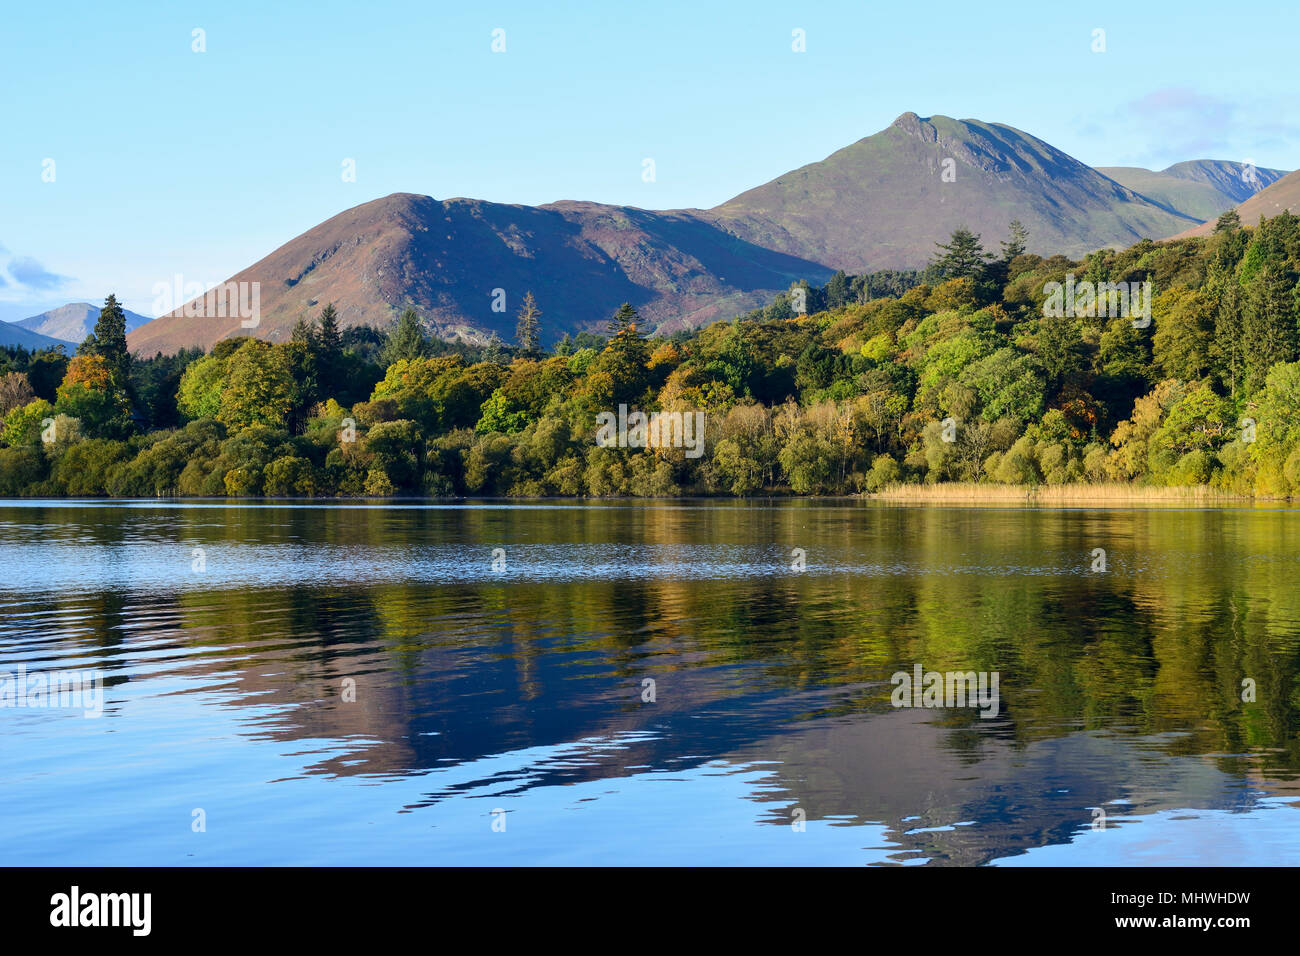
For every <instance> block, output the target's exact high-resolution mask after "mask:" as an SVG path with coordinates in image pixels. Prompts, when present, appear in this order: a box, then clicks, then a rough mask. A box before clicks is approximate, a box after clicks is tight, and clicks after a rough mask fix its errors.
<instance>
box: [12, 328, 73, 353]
mask: <svg viewBox="0 0 1300 956" xmlns="http://www.w3.org/2000/svg"><path fill="white" fill-rule="evenodd" d="M0 346H8V347H14V346H16V347H18V348H24V349H26V350H27V351H29V352H36V351H39V350H40V349H49V348H54V347H56V346H62V347H63V350H64V351H65V352H69V353H70V352H72V348H71V347H69V345H68V343H67V342H65V341H63V340H62V339H56V338H52V337H50V336H48V335H41V334H40V333H39V332H33V331H31V330H30V329H24V328H22V327H21V326H19V325H18V324H17V323H15V322H0Z"/></svg>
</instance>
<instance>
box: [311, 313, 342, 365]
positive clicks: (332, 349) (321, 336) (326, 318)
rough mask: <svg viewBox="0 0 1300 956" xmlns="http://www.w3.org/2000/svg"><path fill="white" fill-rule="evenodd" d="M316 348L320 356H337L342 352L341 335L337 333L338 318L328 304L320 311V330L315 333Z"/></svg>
mask: <svg viewBox="0 0 1300 956" xmlns="http://www.w3.org/2000/svg"><path fill="white" fill-rule="evenodd" d="M316 347H317V348H318V349H319V350H320V353H321V354H322V355H327V356H337V355H339V354H340V353H342V351H343V333H342V332H340V331H339V316H338V312H337V311H335V309H334V303H333V302H330V303H329V304H328V305H326V306H325V308H323V309H321V311H320V329H319V330H318V331H317V333H316Z"/></svg>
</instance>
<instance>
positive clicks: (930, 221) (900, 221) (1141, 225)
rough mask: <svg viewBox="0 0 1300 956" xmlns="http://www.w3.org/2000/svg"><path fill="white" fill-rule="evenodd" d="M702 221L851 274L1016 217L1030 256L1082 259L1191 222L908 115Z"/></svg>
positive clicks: (1007, 134) (1059, 155) (982, 129)
mask: <svg viewBox="0 0 1300 956" xmlns="http://www.w3.org/2000/svg"><path fill="white" fill-rule="evenodd" d="M706 215H708V216H709V217H710V218H711V219H712V220H713V221H715V222H717V223H719V225H722V226H723V227H724V228H728V229H729V230H731V231H734V232H735V233H736V234H737V235H739V236H741V237H743V238H746V239H748V240H749V241H751V242H754V243H756V244H758V245H763V246H767V247H769V248H773V249H779V250H781V251H782V252H787V253H790V254H791V255H798V256H801V257H804V258H808V259H813V260H815V261H818V262H824V263H825V264H826V265H829V266H832V267H834V268H837V269H843V270H845V271H846V272H851V273H853V272H865V271H869V270H876V269H903V268H912V267H917V266H919V265H924V263H925V262H926V261H927V260H928V258H929V257H930V256H931V255H932V254H933V252H934V243H935V241H936V240H942V239H946V238H947V237H948V235H949V234H950V233H951V232H952V230H953V229H955V228H957V227H958V226H963V225H964V226H967V227H969V228H970V229H972V230H974V231H975V232H977V233H980V234H982V235H983V237H984V239H985V242H986V243H989V244H992V245H994V246H996V243H997V242H998V240H1000V239H1001V238H1003V237H1004V236H1005V234H1006V229H1007V224H1008V222H1010V220H1012V219H1019V220H1020V221H1021V222H1022V223H1024V225H1025V226H1026V227H1027V228H1028V230H1029V237H1030V239H1029V249H1030V251H1031V252H1038V253H1043V254H1050V253H1056V252H1060V253H1064V254H1066V255H1082V254H1084V253H1086V252H1091V251H1092V250H1094V249H1097V248H1101V247H1102V246H1106V245H1110V244H1119V245H1130V244H1131V243H1133V242H1136V241H1137V240H1139V239H1142V238H1144V237H1148V236H1149V237H1153V238H1155V237H1161V236H1167V235H1172V234H1173V233H1175V232H1179V231H1181V230H1183V229H1186V228H1187V227H1188V226H1190V225H1194V224H1195V223H1196V221H1197V220H1196V219H1194V218H1193V217H1191V216H1187V215H1184V214H1181V213H1177V212H1173V211H1170V210H1168V209H1165V208H1164V207H1162V206H1160V205H1158V204H1156V203H1154V202H1152V201H1151V200H1149V199H1147V198H1146V197H1144V196H1141V195H1139V194H1137V193H1135V192H1133V191H1132V190H1131V189H1127V188H1125V187H1124V186H1122V185H1120V184H1119V183H1116V182H1114V181H1113V180H1111V179H1109V178H1107V177H1106V176H1103V175H1102V174H1100V173H1098V172H1097V171H1096V170H1095V169H1092V168H1091V167H1089V166H1085V165H1084V164H1083V163H1081V162H1079V161H1078V160H1076V159H1074V158H1073V157H1071V156H1068V155H1066V154H1065V153H1063V152H1061V151H1060V150H1058V149H1056V148H1055V147H1053V146H1050V145H1049V144H1047V143H1045V142H1043V141H1042V140H1040V139H1038V138H1036V137H1034V136H1030V135H1029V134H1028V133H1024V132H1021V131H1020V130H1017V129H1014V128H1013V127H1010V126H1004V125H1001V124H996V123H984V122H980V121H978V120H955V119H952V118H950V117H947V116H933V117H928V118H922V117H919V116H917V115H916V114H915V113H904V114H903V115H902V116H900V117H898V119H896V120H895V121H894V123H893V124H892V125H891V126H890V127H889V128H888V129H885V130H883V131H882V132H879V133H876V134H875V135H874V136H868V137H866V138H865V139H861V140H859V141H858V142H856V143H854V144H853V145H851V146H847V147H845V148H844V149H841V150H839V151H838V152H836V153H833V154H831V155H830V156H829V157H827V158H826V159H824V160H822V161H821V162H817V163H812V164H810V165H808V166H804V167H802V168H800V169H796V170H793V171H791V172H789V173H786V174H785V175H783V176H778V177H777V178H776V179H774V180H772V181H771V182H769V183H766V184H764V185H762V186H759V187H757V188H755V189H751V190H749V191H748V192H744V193H741V194H740V195H739V196H736V197H735V198H734V199H731V200H728V201H727V202H725V203H723V204H722V205H720V206H716V207H714V208H713V209H711V210H709V211H708V213H707V214H706Z"/></svg>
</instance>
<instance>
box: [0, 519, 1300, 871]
mask: <svg viewBox="0 0 1300 956" xmlns="http://www.w3.org/2000/svg"><path fill="white" fill-rule="evenodd" d="M1298 584H1300V511H1296V510H1292V509H1290V508H1287V507H1285V506H1263V505H1255V506H1251V505H1245V506H1241V507H1226V508H1184V507H1143V508H1122V507H1109V508H1104V509H1094V510H1086V509H1068V508H1063V509H1039V508H1030V507H1011V508H1006V507H960V508H957V507H934V506H929V507H925V506H922V507H910V506H900V505H894V504H888V503H881V502H872V501H857V500H772V501H768V500H761V501H700V500H686V501H672V500H670V501H646V502H545V501H544V502H531V503H520V502H499V501H488V502H467V503H448V504H437V503H434V504H425V503H411V502H392V503H376V502H354V503H337V502H311V501H295V502H285V501H251V502H225V501H193V502H157V501H113V502H102V501H20V502H15V501H7V502H0V672H3V674H4V675H8V676H7V677H4V678H0V681H3V682H4V687H5V688H7V690H8V695H7V696H5V697H3V699H2V700H0V732H2V733H3V748H0V819H3V820H4V822H5V837H6V838H5V839H4V841H3V842H2V843H0V862H2V863H4V864H9V865H12V864H35V865H55V864H59V865H114V864H161V865H172V864H175V865H187V864H222V865H225V864H253V865H258V864H308V865H311V864H328V865H336V864H363V863H371V864H411V865H437V864H512V863H522V864H582V863H596V864H696V863H698V864H706V863H709V864H757V865H768V864H816V865H828V864H830V865H912V866H914V865H932V866H933V865H938V866H943V865H985V864H995V865H1025V864H1028V865H1035V864H1040V865H1109V864H1117V865H1135V864H1136V865H1142V864H1225V865H1237V864H1241V865H1245V864H1253V865H1261V864H1262V865H1270V864H1276V865H1291V866H1294V865H1298V864H1300V782H1298V781H1297V772H1298V771H1300V743H1298V741H1297V733H1296V731H1297V724H1298V721H1297V711H1298V708H1300V680H1298V677H1300V587H1298V586H1297V585H1298ZM64 671H71V672H73V676H74V677H75V678H76V681H77V682H78V683H77V684H75V685H74V686H76V687H79V688H80V689H81V691H82V693H81V695H80V696H79V697H78V696H76V695H75V694H74V695H61V694H59V693H58V687H59V683H58V681H59V679H60V678H57V677H56V675H58V674H59V673H60V672H64ZM930 673H935V674H938V675H939V678H938V681H939V683H938V684H935V683H934V682H932V681H930V679H929V678H928V677H926V675H928V674H930ZM949 674H955V675H959V676H958V677H957V679H956V681H955V682H954V681H953V680H951V679H949V678H948V677H947V676H946V675H949ZM963 675H969V677H970V682H969V684H967V683H965V681H966V677H965V676H963ZM65 677H66V675H65ZM918 677H919V680H917V678H918ZM977 677H978V680H977ZM912 682H915V683H916V686H915V687H914V688H911V689H909V687H910V684H911V683H912ZM64 686H65V689H66V684H65V685H64ZM52 687H53V688H54V689H55V690H54V692H51V691H50V688H52ZM923 687H924V690H925V691H929V690H934V691H935V693H934V694H933V695H929V694H928V693H926V692H923ZM967 687H969V689H970V691H971V693H970V696H969V697H968V698H967V699H965V700H963V699H962V697H961V696H960V695H959V694H954V693H953V691H954V689H955V690H956V691H958V692H961V691H964V690H965V689H967ZM977 687H982V688H983V691H984V694H985V696H984V697H980V696H979V693H978V691H977ZM42 689H44V690H45V693H44V694H42V693H41V690H42ZM53 698H57V699H53ZM51 704H55V705H57V706H50V705H51Z"/></svg>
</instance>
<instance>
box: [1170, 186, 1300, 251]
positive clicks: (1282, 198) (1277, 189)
mask: <svg viewBox="0 0 1300 956" xmlns="http://www.w3.org/2000/svg"><path fill="white" fill-rule="evenodd" d="M1236 210H1237V215H1238V216H1239V217H1240V218H1241V224H1242V225H1243V226H1253V225H1255V224H1256V223H1258V222H1259V220H1260V218H1261V217H1262V218H1265V219H1272V218H1273V217H1274V216H1276V215H1279V214H1280V213H1283V212H1290V213H1291V214H1292V215H1297V216H1300V170H1297V171H1296V172H1294V173H1288V174H1287V175H1285V176H1283V177H1282V178H1281V179H1279V180H1277V181H1276V182H1275V183H1273V184H1272V185H1271V186H1269V187H1268V188H1267V189H1264V190H1261V191H1260V192H1257V193H1255V194H1254V195H1253V196H1251V197H1250V198H1249V199H1247V200H1246V201H1245V202H1243V203H1242V204H1241V205H1239V206H1237V207H1236ZM1214 226H1215V223H1214V222H1213V221H1211V222H1206V223H1203V224H1202V225H1199V226H1195V227H1193V228H1191V229H1188V230H1187V231H1186V232H1184V233H1181V234H1179V235H1177V236H1174V237H1173V238H1175V239H1183V238H1186V237H1188V236H1208V235H1209V234H1210V233H1212V232H1213V231H1214Z"/></svg>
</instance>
